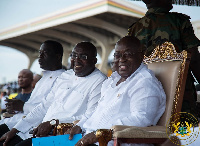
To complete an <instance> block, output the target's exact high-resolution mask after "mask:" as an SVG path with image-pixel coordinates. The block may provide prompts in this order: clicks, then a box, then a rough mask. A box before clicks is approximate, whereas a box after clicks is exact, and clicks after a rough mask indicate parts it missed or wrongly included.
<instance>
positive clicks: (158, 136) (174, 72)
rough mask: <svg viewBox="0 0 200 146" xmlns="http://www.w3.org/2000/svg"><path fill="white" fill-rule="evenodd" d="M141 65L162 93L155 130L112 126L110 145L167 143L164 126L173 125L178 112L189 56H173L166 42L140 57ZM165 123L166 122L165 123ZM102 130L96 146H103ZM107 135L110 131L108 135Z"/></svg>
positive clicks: (170, 46) (178, 54)
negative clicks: (161, 110) (163, 101)
mask: <svg viewBox="0 0 200 146" xmlns="http://www.w3.org/2000/svg"><path fill="white" fill-rule="evenodd" d="M143 62H144V63H145V64H147V65H148V68H149V69H151V70H152V71H153V72H154V73H155V75H156V77H157V78H158V79H159V80H160V82H161V83H162V85H163V88H164V90H165V93H166V110H165V112H164V114H163V115H162V117H161V118H160V120H159V121H158V123H157V125H156V126H150V127H134V126H124V125H115V126H113V127H112V128H111V129H112V130H113V133H112V139H113V140H114V145H117V146H119V145H120V144H121V143H153V144H162V143H164V142H165V141H166V140H167V139H168V135H167V133H168V132H169V131H168V128H171V125H170V124H169V125H168V126H166V125H167V123H168V122H169V123H171V121H174V120H175V118H177V117H176V116H172V115H174V114H175V113H178V112H180V111H181V107H182V101H183V94H184V90H185V82H186V77H187V72H188V67H189V62H190V56H189V54H188V53H187V51H182V52H181V53H177V52H176V50H175V47H174V46H173V44H171V43H170V42H165V43H164V44H162V45H160V46H158V47H156V48H155V49H154V51H153V52H152V54H151V55H150V56H149V57H146V56H144V60H143ZM168 120H169V121H168ZM102 131H103V132H105V131H106V130H101V129H99V130H98V132H97V134H96V136H97V138H98V139H99V144H100V146H106V145H107V143H108V141H109V140H111V139H109V140H108V141H107V142H106V141H105V140H104V139H106V138H105V137H103V135H106V134H104V133H103V132H102ZM108 132H109V133H110V131H108Z"/></svg>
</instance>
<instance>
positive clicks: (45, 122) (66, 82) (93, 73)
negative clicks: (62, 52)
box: [1, 42, 106, 146]
mask: <svg viewBox="0 0 200 146" xmlns="http://www.w3.org/2000/svg"><path fill="white" fill-rule="evenodd" d="M70 56H71V64H72V69H71V70H67V71H65V72H63V73H62V74H61V75H60V76H59V77H58V79H57V80H56V82H55V85H54V87H53V89H52V90H51V92H50V93H49V94H48V96H47V97H46V102H43V103H41V104H39V105H38V106H37V107H35V108H34V109H33V110H32V111H31V112H30V113H29V114H28V115H27V116H26V117H25V118H23V119H22V120H21V121H20V122H18V123H17V125H15V127H14V128H13V129H14V134H16V133H18V132H19V133H18V134H17V135H19V136H20V139H21V141H22V140H24V141H22V142H20V143H18V146H24V145H26V146H29V145H30V146H31V145H32V138H31V137H32V134H29V132H30V131H31V130H32V129H33V128H35V127H37V128H36V129H35V130H34V134H33V135H34V136H37V137H44V136H48V135H49V133H50V132H51V131H52V129H53V126H55V124H56V123H58V122H59V123H72V122H73V121H75V120H80V119H81V117H82V116H84V117H87V118H88V117H90V116H91V114H92V113H93V111H94V109H95V107H96V106H97V102H98V100H99V98H100V97H101V94H100V93H101V86H102V83H103V81H104V80H105V79H106V76H105V75H104V74H103V73H102V72H101V71H100V70H98V69H97V68H95V64H96V62H97V58H96V56H97V50H96V47H95V46H94V45H93V44H92V43H90V42H81V43H78V44H77V45H76V46H75V47H74V49H73V50H72V54H71V55H70ZM22 125H23V126H24V127H23V128H22V127H21V126H22ZM38 125H39V126H38ZM7 138H8V136H7V135H4V136H3V137H2V138H1V140H3V139H7ZM12 138H15V135H14V136H13V137H12ZM9 139H11V138H10V137H9ZM11 141H12V140H11Z"/></svg>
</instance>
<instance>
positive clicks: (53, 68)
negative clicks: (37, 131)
mask: <svg viewBox="0 0 200 146" xmlns="http://www.w3.org/2000/svg"><path fill="white" fill-rule="evenodd" d="M62 56H63V47H62V45H61V44H60V43H59V42H57V41H53V40H47V41H45V42H44V43H42V45H41V47H40V50H39V56H38V57H39V60H38V61H39V64H40V68H42V69H43V70H44V71H43V76H42V78H41V79H40V80H39V81H38V82H37V84H36V86H35V88H34V90H33V92H32V94H31V97H30V98H29V100H28V101H27V102H26V103H25V104H24V106H23V112H21V113H18V114H15V115H14V116H13V117H11V118H6V119H3V120H0V136H2V135H4V134H5V133H7V132H8V131H10V130H11V129H12V128H13V127H14V126H15V125H16V124H17V123H18V122H19V121H20V120H22V119H23V118H24V117H25V116H26V115H27V114H28V113H29V112H31V111H32V110H33V109H34V108H35V107H36V106H37V105H38V104H40V103H41V102H43V101H46V97H47V95H48V94H49V92H50V91H51V89H52V88H53V86H54V83H55V81H56V79H57V78H58V76H60V75H61V74H62V73H63V72H64V70H63V69H62ZM22 128H25V126H23V127H22ZM18 138H20V137H15V138H14V139H13V141H14V143H17V142H19V141H18ZM2 144H3V142H2ZM5 144H6V145H11V146H13V145H14V144H13V143H12V142H10V143H9V142H8V143H7V141H5Z"/></svg>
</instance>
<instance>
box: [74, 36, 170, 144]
mask: <svg viewBox="0 0 200 146" xmlns="http://www.w3.org/2000/svg"><path fill="white" fill-rule="evenodd" d="M142 60H143V52H142V50H141V44H140V41H139V40H138V39H137V38H135V37H132V36H126V37H124V38H122V39H120V40H119V41H118V42H117V43H116V45H115V53H114V63H115V70H116V71H115V72H114V73H113V74H112V75H111V77H109V78H108V79H107V80H106V81H105V82H104V83H103V85H102V88H101V99H100V101H99V103H98V106H97V108H96V110H95V112H94V113H93V114H92V116H91V117H89V118H83V119H81V120H80V121H79V122H78V123H77V126H75V127H73V128H72V130H71V131H70V139H72V138H73V135H74V134H77V133H81V132H86V135H85V136H84V137H83V138H82V139H81V140H79V141H78V142H77V144H76V146H86V145H89V144H93V143H96V142H97V138H96V136H95V134H94V131H96V130H97V129H110V128H111V127H112V126H113V125H129V126H150V125H156V123H157V122H158V120H159V118H160V117H161V116H162V114H163V113H164V111H165V103H166V101H165V100H166V96H165V93H164V90H163V88H162V85H161V83H160V82H159V81H158V80H157V78H156V77H155V76H154V74H153V73H152V71H150V70H149V69H148V68H147V66H146V65H144V64H143V63H142ZM109 145H113V143H112V141H111V142H109Z"/></svg>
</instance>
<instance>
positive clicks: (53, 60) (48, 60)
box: [0, 43, 62, 146]
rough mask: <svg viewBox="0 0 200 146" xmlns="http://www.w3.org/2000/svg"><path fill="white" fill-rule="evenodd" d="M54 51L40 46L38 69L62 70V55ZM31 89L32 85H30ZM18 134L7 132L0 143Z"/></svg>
mask: <svg viewBox="0 0 200 146" xmlns="http://www.w3.org/2000/svg"><path fill="white" fill-rule="evenodd" d="M54 49H56V48H53V47H52V46H51V45H49V44H44V43H43V44H42V45H41V47H40V51H39V53H40V54H39V56H38V57H39V64H40V67H41V68H42V69H44V70H50V71H55V70H59V69H62V55H61V54H56V53H55V51H54ZM31 87H32V84H31ZM17 132H19V131H18V130H17V129H15V128H13V129H11V130H10V131H9V132H7V133H5V134H4V135H3V136H2V137H1V138H0V141H3V140H5V142H4V146H5V145H6V143H8V141H10V140H11V139H12V138H13V137H14V136H16V133H17Z"/></svg>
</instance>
